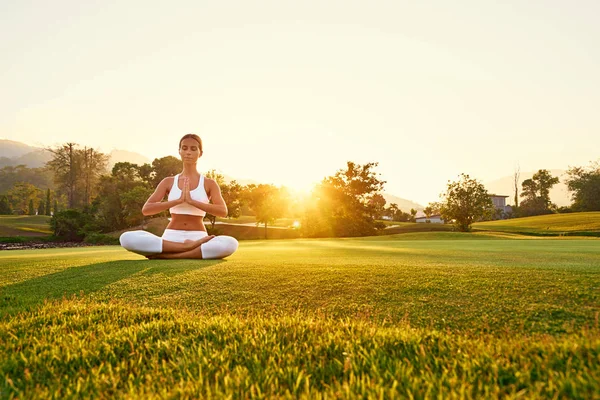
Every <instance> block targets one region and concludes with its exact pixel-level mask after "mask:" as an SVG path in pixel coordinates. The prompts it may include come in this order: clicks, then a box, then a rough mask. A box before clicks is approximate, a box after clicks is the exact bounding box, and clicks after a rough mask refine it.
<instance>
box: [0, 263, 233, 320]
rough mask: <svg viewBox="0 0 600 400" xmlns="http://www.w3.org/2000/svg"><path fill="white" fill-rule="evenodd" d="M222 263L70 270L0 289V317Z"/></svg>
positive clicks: (100, 265) (99, 265)
mask: <svg viewBox="0 0 600 400" xmlns="http://www.w3.org/2000/svg"><path fill="white" fill-rule="evenodd" d="M222 262H224V260H152V261H148V260H120V261H110V262H103V263H97V264H90V265H84V266H80V267H71V268H67V269H65V270H63V271H60V272H56V273H53V274H48V275H44V276H40V277H37V278H34V279H30V280H28V281H25V282H19V283H17V284H14V285H10V286H5V287H3V288H0V317H3V316H5V315H11V314H14V313H17V312H20V311H25V310H29V309H31V308H32V307H35V306H37V305H39V304H41V303H43V302H44V301H45V300H55V299H60V298H62V297H72V296H74V295H87V294H90V293H93V292H95V291H98V290H100V289H102V288H104V287H105V286H108V285H110V284H112V283H114V282H117V281H120V280H122V279H125V278H127V277H129V276H131V275H134V274H136V273H142V274H152V275H154V274H164V275H166V276H176V275H178V274H182V273H184V272H187V271H191V270H197V269H202V268H207V267H210V266H213V265H216V264H220V263H222Z"/></svg>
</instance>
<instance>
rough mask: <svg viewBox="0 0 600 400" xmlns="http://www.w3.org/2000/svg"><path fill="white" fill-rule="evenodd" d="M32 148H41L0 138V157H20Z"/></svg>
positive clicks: (32, 149)
mask: <svg viewBox="0 0 600 400" xmlns="http://www.w3.org/2000/svg"><path fill="white" fill-rule="evenodd" d="M34 150H41V148H40V147H33V146H29V145H27V144H25V143H21V142H15V141H13V140H6V139H1V140H0V157H5V158H13V157H20V156H22V155H23V154H26V153H29V152H31V151H34Z"/></svg>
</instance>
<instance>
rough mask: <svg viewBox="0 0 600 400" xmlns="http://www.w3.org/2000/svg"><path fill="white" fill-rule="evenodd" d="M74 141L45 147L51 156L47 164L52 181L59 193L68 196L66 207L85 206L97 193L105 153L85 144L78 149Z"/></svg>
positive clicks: (105, 159) (106, 157) (105, 162)
mask: <svg viewBox="0 0 600 400" xmlns="http://www.w3.org/2000/svg"><path fill="white" fill-rule="evenodd" d="M77 146H78V145H77V144H76V143H66V144H64V145H62V146H60V147H57V148H55V149H52V148H50V149H48V151H50V152H51V153H52V159H51V160H50V161H48V162H47V163H46V167H47V168H48V169H49V170H51V171H52V172H53V173H54V182H55V183H56V184H57V186H58V190H59V192H61V193H64V194H66V195H67V207H68V208H77V207H85V206H87V205H88V204H89V203H90V201H91V200H92V199H93V197H94V196H95V194H96V192H97V188H98V182H99V179H100V176H101V174H102V173H104V172H105V170H106V164H107V162H108V156H107V155H105V154H103V153H101V152H99V151H97V150H94V149H92V148H89V149H88V148H87V147H85V148H84V149H78V148H77Z"/></svg>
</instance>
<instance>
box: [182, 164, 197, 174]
mask: <svg viewBox="0 0 600 400" xmlns="http://www.w3.org/2000/svg"><path fill="white" fill-rule="evenodd" d="M179 175H184V176H195V175H200V174H199V173H198V170H197V169H196V163H194V164H187V163H184V164H183V171H181V174H179Z"/></svg>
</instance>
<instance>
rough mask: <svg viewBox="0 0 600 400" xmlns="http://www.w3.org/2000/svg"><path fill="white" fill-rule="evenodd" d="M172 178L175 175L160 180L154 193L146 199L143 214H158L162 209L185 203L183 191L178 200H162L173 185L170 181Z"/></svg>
mask: <svg viewBox="0 0 600 400" xmlns="http://www.w3.org/2000/svg"><path fill="white" fill-rule="evenodd" d="M172 179H173V177H169V178H165V179H163V180H162V181H160V183H159V184H158V186H157V187H156V190H155V191H154V193H152V195H151V196H150V197H148V200H146V204H144V207H142V214H144V215H154V214H158V213H159V212H161V211H165V210H168V209H169V208H171V207H174V206H176V205H177V204H181V203H183V201H184V200H183V198H184V195H183V193H182V194H181V197H180V198H178V199H176V200H171V201H164V202H163V201H162V199H164V198H165V195H166V194H167V190H169V188H170V187H171V186H172V183H171V182H170V180H172Z"/></svg>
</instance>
